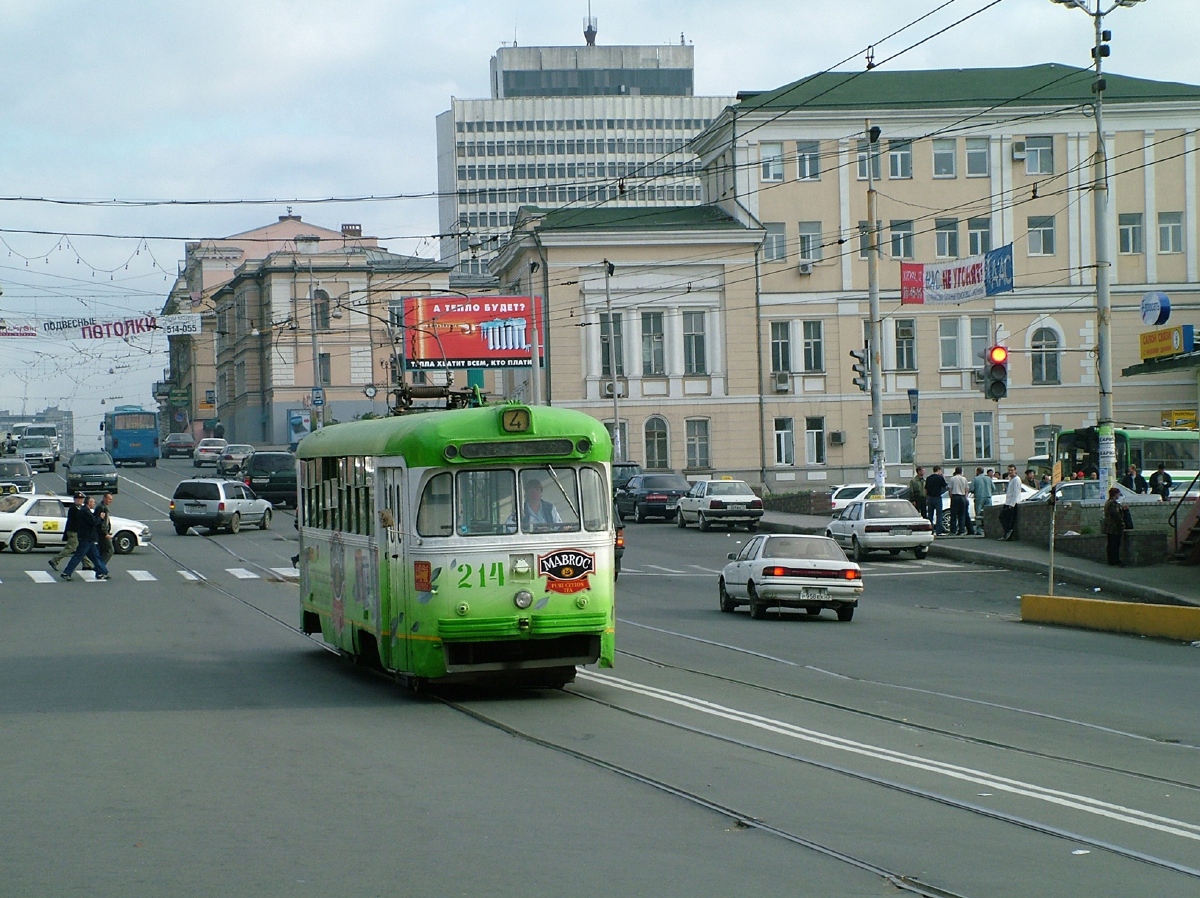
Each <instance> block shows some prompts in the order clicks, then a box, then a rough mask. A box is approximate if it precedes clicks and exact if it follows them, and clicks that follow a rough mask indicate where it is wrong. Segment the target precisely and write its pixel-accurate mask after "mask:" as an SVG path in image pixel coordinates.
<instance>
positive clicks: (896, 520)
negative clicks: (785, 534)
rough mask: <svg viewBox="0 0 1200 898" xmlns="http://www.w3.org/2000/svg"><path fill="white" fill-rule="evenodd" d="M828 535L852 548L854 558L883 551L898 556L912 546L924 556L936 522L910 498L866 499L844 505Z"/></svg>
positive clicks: (832, 522)
mask: <svg viewBox="0 0 1200 898" xmlns="http://www.w3.org/2000/svg"><path fill="white" fill-rule="evenodd" d="M825 535H826V536H828V537H829V538H830V539H833V540H836V541H837V542H838V544H839V545H841V546H844V547H848V548H850V549H851V550H852V554H853V556H854V560H855V561H863V560H865V559H866V557H867V553H868V552H874V551H883V550H887V551H888V552H891V553H892V554H893V555H899V554H900V553H901V552H903V551H904V550H906V549H912V552H913V554H914V555H915V556H916V557H917V558H924V557H925V555H926V554H927V553H928V552H929V547H930V545H932V543H933V525H932V524H930V523H929V521H928V520H926V519H925V518H923V517H922V516H921V515H919V514H918V513H917V510H916V509H915V508H913V505H912V503H911V502H909V501H908V500H907V499H863V500H860V501H858V502H851V503H850V504H849V505H847V506H846V507H845V508H843V509H842V511H841V513H840V514H839V515H838V516H837V517H835V518H834V519H833V520H832V521H830V522H829V526H828V527H827V528H826V530H825Z"/></svg>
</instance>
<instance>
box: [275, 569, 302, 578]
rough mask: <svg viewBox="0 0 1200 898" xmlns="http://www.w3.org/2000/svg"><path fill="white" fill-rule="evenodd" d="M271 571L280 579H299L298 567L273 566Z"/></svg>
mask: <svg viewBox="0 0 1200 898" xmlns="http://www.w3.org/2000/svg"><path fill="white" fill-rule="evenodd" d="M271 573H273V574H275V575H277V576H278V577H279V578H280V579H281V580H299V579H300V569H299V568H295V567H273V568H271Z"/></svg>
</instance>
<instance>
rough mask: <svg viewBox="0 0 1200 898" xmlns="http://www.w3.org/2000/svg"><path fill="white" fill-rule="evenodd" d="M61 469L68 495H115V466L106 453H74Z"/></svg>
mask: <svg viewBox="0 0 1200 898" xmlns="http://www.w3.org/2000/svg"><path fill="white" fill-rule="evenodd" d="M63 467H65V468H66V469H67V471H66V481H67V492H68V493H112V494H113V495H116V493H117V482H118V477H117V466H116V465H115V464H113V460H112V456H111V455H109V454H108V453H107V452H76V453H75V454H74V455H72V456H71V460H70V461H68V462H67V463H66V464H65V465H64V466H63Z"/></svg>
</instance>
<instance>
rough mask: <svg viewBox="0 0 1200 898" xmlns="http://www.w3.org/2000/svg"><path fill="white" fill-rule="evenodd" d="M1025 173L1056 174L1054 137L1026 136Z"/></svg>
mask: <svg viewBox="0 0 1200 898" xmlns="http://www.w3.org/2000/svg"><path fill="white" fill-rule="evenodd" d="M1025 174H1027V175H1052V174H1054V138H1053V137H1026V138H1025Z"/></svg>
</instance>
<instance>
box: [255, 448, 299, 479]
mask: <svg viewBox="0 0 1200 898" xmlns="http://www.w3.org/2000/svg"><path fill="white" fill-rule="evenodd" d="M295 467H296V459H295V458H293V457H292V456H290V455H282V454H281V455H263V454H261V453H260V454H258V455H255V456H254V458H252V459H250V470H251V471H261V472H262V473H264V474H275V473H277V472H279V471H291V470H294V469H295Z"/></svg>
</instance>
